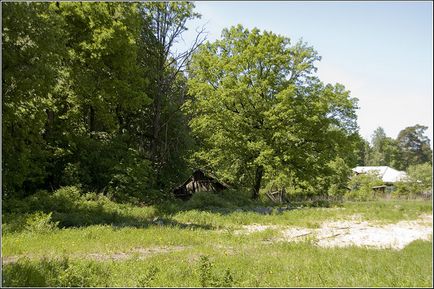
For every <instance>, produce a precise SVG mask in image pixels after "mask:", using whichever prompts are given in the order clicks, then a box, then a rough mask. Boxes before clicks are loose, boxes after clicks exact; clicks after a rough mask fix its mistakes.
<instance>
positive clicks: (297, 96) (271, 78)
mask: <svg viewBox="0 0 434 289" xmlns="http://www.w3.org/2000/svg"><path fill="white" fill-rule="evenodd" d="M319 59H320V58H319V57H318V55H317V53H316V52H315V51H314V50H313V48H311V47H309V46H307V45H306V44H305V43H302V42H298V43H296V44H294V45H291V41H290V39H289V38H286V37H283V36H279V35H276V34H274V33H272V32H267V31H265V32H261V31H259V30H258V29H253V30H251V31H249V30H248V29H245V28H243V27H242V26H241V25H239V26H236V27H232V28H230V29H225V30H224V31H223V33H222V39H221V40H218V41H215V42H214V43H207V44H206V45H203V46H202V47H201V48H200V50H199V52H198V53H197V54H195V55H194V57H193V62H192V65H191V68H190V70H189V76H190V79H189V92H190V95H191V98H190V99H189V100H188V101H187V102H186V104H185V109H186V111H187V112H188V113H189V115H190V116H191V121H190V126H191V128H192V130H193V133H194V134H195V135H196V136H197V137H198V140H199V142H200V144H201V147H200V149H199V150H198V151H197V152H196V154H195V157H196V159H197V161H198V163H200V164H202V165H203V166H206V167H208V168H210V169H211V170H213V171H215V172H216V173H217V174H218V175H220V176H221V177H222V178H224V179H227V180H228V181H230V182H232V183H234V182H235V183H238V184H239V185H244V186H248V187H251V188H252V191H253V196H254V197H257V196H258V193H259V189H260V188H261V186H262V178H264V179H265V180H266V181H267V182H268V183H269V184H272V185H276V186H278V187H281V186H287V187H288V186H289V187H291V188H293V190H297V189H304V190H311V191H316V192H317V193H326V192H327V190H328V188H329V187H330V186H331V185H332V184H339V183H340V181H341V179H342V178H345V176H346V173H347V172H348V166H351V165H353V160H352V156H351V153H352V146H353V137H354V135H355V133H356V128H357V127H356V116H355V109H356V100H355V99H353V98H350V96H349V92H348V91H346V90H345V88H344V87H343V86H342V85H340V84H336V85H334V86H333V85H324V84H323V83H322V82H320V81H319V79H318V78H317V77H315V76H314V74H313V73H314V72H315V70H316V68H315V66H314V63H315V62H316V61H317V60H319ZM222 152H224V153H222Z"/></svg>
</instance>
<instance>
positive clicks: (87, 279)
mask: <svg viewBox="0 0 434 289" xmlns="http://www.w3.org/2000/svg"><path fill="white" fill-rule="evenodd" d="M108 273H109V272H108V271H107V270H106V269H105V268H104V267H103V266H102V265H100V264H98V263H96V262H93V261H89V262H80V261H77V262H70V261H69V260H68V258H63V259H60V260H57V259H52V260H48V259H42V260H41V261H30V260H29V259H20V260H18V262H17V263H14V264H9V265H6V266H4V267H3V284H2V285H3V286H5V287H102V286H107V285H108V284H107V277H106V276H107V275H108Z"/></svg>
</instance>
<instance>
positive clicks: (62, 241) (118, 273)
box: [2, 194, 432, 287]
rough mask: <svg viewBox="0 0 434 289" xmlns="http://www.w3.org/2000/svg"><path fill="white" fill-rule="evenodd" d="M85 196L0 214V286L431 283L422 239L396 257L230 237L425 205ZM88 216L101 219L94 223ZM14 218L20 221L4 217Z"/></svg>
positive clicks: (394, 217) (391, 215) (391, 216)
mask: <svg viewBox="0 0 434 289" xmlns="http://www.w3.org/2000/svg"><path fill="white" fill-rule="evenodd" d="M57 198H59V194H58V197H57ZM86 198H87V199H86ZM86 198H81V197H79V198H76V197H74V201H71V202H70V203H69V205H68V206H63V207H61V206H59V208H60V209H57V210H53V209H55V207H56V203H55V201H56V200H53V199H51V198H48V199H46V200H45V206H46V207H44V206H43V205H41V204H39V207H37V208H35V209H34V210H38V211H42V212H44V213H35V212H33V213H31V212H28V213H23V212H20V211H19V210H16V211H15V212H8V213H7V214H5V215H4V216H3V222H4V224H3V227H4V228H6V230H3V236H2V237H3V238H2V244H3V246H2V256H3V257H4V260H12V261H13V262H12V261H9V262H5V263H4V264H3V286H7V287H10V286H25V287H27V286H30V287H31V286H50V287H70V286H80V287H104V286H111V287H165V286H169V287H201V286H205V287H220V286H222V287H231V286H234V287H309V286H314V287H341V286H350V287H351V286H353V287H354V286H356V287H406V286H408V287H430V286H431V285H432V241H420V240H417V241H414V242H413V243H411V244H410V245H408V246H407V247H405V248H404V249H403V250H400V251H398V250H391V249H383V250H380V249H368V248H360V247H346V248H321V247H317V246H315V245H313V244H311V243H310V242H308V241H307V242H300V243H287V242H270V239H272V238H274V237H276V236H277V235H278V231H276V230H265V231H261V232H256V233H253V234H249V235H240V234H236V233H235V230H237V229H239V228H241V226H242V225H248V224H269V225H285V226H302V227H318V226H319V224H320V223H322V222H324V221H327V220H339V219H348V218H350V217H351V216H352V215H354V214H359V215H361V216H362V218H363V219H366V220H370V221H377V222H381V223H395V222H398V221H400V220H412V219H416V218H417V217H418V216H419V215H421V214H432V204H431V202H428V201H414V200H413V201H402V200H389V201H375V202H347V203H344V204H339V205H336V206H332V207H330V208H299V209H295V210H289V211H284V212H282V213H279V212H278V211H276V210H273V212H272V213H271V214H268V215H266V214H260V213H258V212H255V211H254V208H255V206H264V205H265V204H263V203H262V204H261V203H250V202H249V201H246V202H244V201H243V200H242V199H238V200H235V202H232V203H231V204H230V205H228V204H225V203H224V201H223V200H218V199H217V200H214V201H212V200H211V201H210V200H206V202H207V204H206V206H203V207H204V208H203V209H200V202H201V200H199V201H198V200H197V199H193V200H192V201H189V202H187V203H172V204H165V205H162V206H144V207H137V206H132V205H119V204H116V203H113V202H111V201H109V200H107V199H104V198H99V197H95V196H94V197H93V200H92V199H89V196H88V197H86ZM199 198H203V196H200V197H199ZM63 201H65V200H63ZM50 202H51V204H50ZM216 203H220V207H218V206H216ZM234 203H235V204H237V206H235V205H233V204H234ZM240 207H242V208H243V209H244V210H243V211H240V210H239V208H240ZM74 208H78V209H79V211H80V213H82V214H84V215H85V216H86V218H92V217H95V220H96V221H95V220H93V221H92V220H86V218H85V217H83V215H76V216H75V217H71V214H72V215H74V214H75V213H74V210H73V209H74ZM222 209H224V210H222ZM49 212H52V214H51V216H49V214H48V213H49ZM86 212H87V215H86ZM98 212H100V213H103V216H97V213H98ZM93 214H95V216H94V215H93ZM17 215H21V216H23V217H21V218H15V219H13V218H12V217H13V216H17ZM98 218H99V219H98ZM155 218H158V219H155ZM57 222H58V223H57ZM20 224H21V225H20ZM53 224H57V227H54V228H53ZM44 228H45V229H44ZM125 276H128V277H127V278H125Z"/></svg>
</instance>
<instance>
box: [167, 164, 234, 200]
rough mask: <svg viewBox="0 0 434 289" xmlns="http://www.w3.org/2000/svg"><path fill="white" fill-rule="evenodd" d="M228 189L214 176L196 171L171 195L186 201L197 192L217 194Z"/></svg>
mask: <svg viewBox="0 0 434 289" xmlns="http://www.w3.org/2000/svg"><path fill="white" fill-rule="evenodd" d="M228 188H229V186H228V185H227V184H225V183H223V182H219V181H218V180H217V179H216V178H215V177H214V176H211V175H210V174H205V173H204V172H203V171H202V170H196V171H195V172H194V173H193V174H192V175H191V176H190V177H189V178H188V179H187V180H186V181H185V182H184V183H182V184H181V185H179V186H177V187H176V188H175V189H173V194H174V195H175V197H176V198H179V199H182V200H188V199H190V198H191V196H192V195H193V194H194V193H197V192H219V191H221V190H224V189H228Z"/></svg>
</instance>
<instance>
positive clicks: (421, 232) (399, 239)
mask: <svg viewBox="0 0 434 289" xmlns="http://www.w3.org/2000/svg"><path fill="white" fill-rule="evenodd" d="M432 221H433V217H432V215H422V216H421V217H420V218H419V219H417V220H414V221H401V222H398V223H396V224H388V225H381V224H375V223H373V222H368V221H363V220H362V218H361V216H360V215H354V216H352V217H351V218H350V220H347V221H332V222H324V223H323V224H322V225H321V226H320V228H318V229H310V228H288V227H283V226H272V225H269V226H267V225H249V226H244V227H243V229H242V230H239V231H236V233H237V234H250V233H254V232H260V231H264V230H266V229H279V230H280V231H281V233H282V237H280V238H276V239H274V241H286V242H298V241H306V240H307V239H309V240H311V241H312V242H313V243H314V244H316V245H318V246H321V247H347V246H360V247H372V248H391V249H396V250H401V249H403V248H404V247H405V246H407V245H408V244H410V243H411V242H413V241H414V240H419V239H420V240H430V238H432V237H431V236H432V232H433V228H432Z"/></svg>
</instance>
